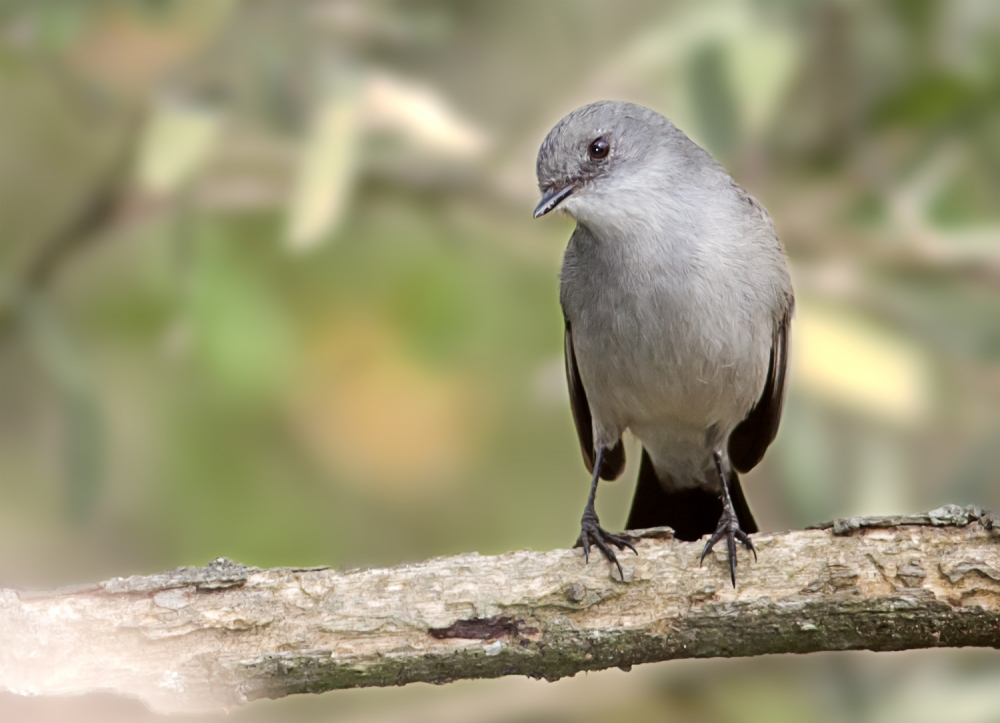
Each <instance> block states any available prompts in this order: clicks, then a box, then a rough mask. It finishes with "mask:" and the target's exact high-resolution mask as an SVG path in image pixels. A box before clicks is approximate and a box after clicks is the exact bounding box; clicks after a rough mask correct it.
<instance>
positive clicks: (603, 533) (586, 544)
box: [576, 509, 639, 580]
mask: <svg viewBox="0 0 1000 723" xmlns="http://www.w3.org/2000/svg"><path fill="white" fill-rule="evenodd" d="M591 544H593V545H594V546H595V547H596V548H597V549H598V550H600V551H601V553H602V554H603V555H604V557H605V558H607V561H608V562H612V563H614V564H615V566H616V567H617V568H618V576H619V577H620V578H621V579H622V580H624V579H625V574H624V573H623V572H622V566H621V563H620V562H618V557H617V555H615V551H614V550H612V549H611V546H612V545H613V546H615V547H617V548H618V549H619V550H622V551H624V550H625V548H628V549H630V550H631V551H632V552H634V553H635V554H636V555H638V554H639V552H638V551H637V550H636V549H635V546H634V545H633V544H632V538H631V537H628V536H627V535H613V534H611V533H610V532H608V531H607V530H605V529H604V528H603V527H601V524H600V522H599V521H598V519H597V513H596V512H594V511H593V510H591V509H588V510H585V511H584V513H583V517H582V518H581V519H580V538H579V539H578V540H577V541H576V547H580V546H581V545H582V546H583V557H584V559H585V560H586V561H587V562H590V545H591Z"/></svg>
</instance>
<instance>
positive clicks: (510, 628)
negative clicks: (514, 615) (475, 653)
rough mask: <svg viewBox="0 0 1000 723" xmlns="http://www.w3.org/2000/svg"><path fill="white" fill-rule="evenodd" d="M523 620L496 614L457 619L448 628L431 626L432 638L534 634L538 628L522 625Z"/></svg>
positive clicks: (482, 638) (471, 638)
mask: <svg viewBox="0 0 1000 723" xmlns="http://www.w3.org/2000/svg"><path fill="white" fill-rule="evenodd" d="M522 625H524V621H523V620H511V619H510V618H508V617H501V616H500V615H494V616H493V617H491V618H472V619H471V620H456V621H455V622H453V623H452V624H451V625H449V626H448V627H446V628H430V629H428V631H427V632H428V633H430V635H431V637H432V638H437V639H438V640H444V639H445V638H462V639H465V640H489V639H491V638H516V637H518V636H519V635H534V634H535V633H537V632H538V629H537V628H527V627H521V626H522Z"/></svg>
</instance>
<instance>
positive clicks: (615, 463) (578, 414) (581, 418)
mask: <svg viewBox="0 0 1000 723" xmlns="http://www.w3.org/2000/svg"><path fill="white" fill-rule="evenodd" d="M565 352H566V382H567V383H568V384H569V404H570V407H571V408H572V410H573V421H574V422H575V423H576V434H577V437H579V439H580V451H581V452H583V462H584V464H586V465H587V471H588V472H591V473H593V471H594V454H595V451H594V421H593V419H592V418H591V416H590V404H589V403H588V402H587V392H586V391H585V390H584V388H583V381H582V380H581V379H580V372H579V370H578V369H577V366H576V352H575V351H574V350H573V333H572V332H571V331H570V328H569V320H568V319H567V320H566V348H565ZM624 470H625V448H624V446H623V445H622V441H621V440H620V439H619V440H618V442H617V443H616V444H615V446H614V447H612V448H611V449H609V450H607V451H606V452H605V453H604V459H603V460H602V461H601V478H602V479H607V480H611V479H617V478H618V476H619V475H621V473H622V472H623V471H624Z"/></svg>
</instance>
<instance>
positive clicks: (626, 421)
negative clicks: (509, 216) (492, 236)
mask: <svg viewBox="0 0 1000 723" xmlns="http://www.w3.org/2000/svg"><path fill="white" fill-rule="evenodd" d="M537 172H538V185H539V188H540V189H541V191H542V194H543V195H542V200H541V202H540V203H539V204H538V207H537V208H536V209H535V214H534V215H535V218H538V217H540V216H544V215H545V214H547V213H549V212H550V211H552V210H553V209H555V208H559V209H561V210H563V211H565V212H566V213H568V214H569V215H570V216H572V217H573V218H574V219H575V220H576V222H577V225H576V230H575V231H574V232H573V235H572V237H571V238H570V240H569V245H568V246H567V248H566V253H565V256H564V258H563V265H562V272H561V274H560V281H561V287H560V302H561V305H562V310H563V316H564V318H565V321H566V334H565V355H566V377H567V381H568V382H569V390H570V402H571V406H572V409H573V418H574V421H575V422H576V431H577V435H578V436H579V438H580V447H581V449H582V451H583V458H584V461H585V463H586V465H587V469H588V471H590V472H592V473H593V480H592V482H591V488H590V496H589V498H588V499H587V505H586V507H585V508H584V512H583V518H582V519H581V532H580V540H579V544H582V545H583V550H584V554H585V556H586V557H587V559H588V560H589V556H590V546H591V544H594V545H595V546H596V547H597V548H598V549H599V550H600V551H601V552H602V553H603V554H604V556H605V557H606V558H607V559H608V560H609V561H610V562H613V563H614V564H616V565H617V566H618V570H619V574H621V565H620V564H619V563H618V560H617V557H616V555H615V553H614V551H613V550H612V549H611V548H612V546H613V547H617V548H618V549H619V550H624V549H625V548H629V549H631V550H632V551H633V552H635V548H634V547H633V546H632V544H631V542H630V540H631V539H632V538H630V537H628V536H627V535H624V536H621V535H613V534H610V533H608V532H607V531H605V530H604V529H602V528H601V526H600V523H599V521H598V518H597V513H596V512H595V510H594V499H595V496H596V494H597V484H598V481H599V480H600V479H601V478H603V479H606V480H612V479H615V478H617V477H618V476H620V475H621V473H622V470H623V469H624V467H625V451H624V448H623V446H622V433H623V432H624V431H625V430H626V429H628V430H631V432H632V434H633V435H634V436H635V437H636V438H638V439H639V441H640V442H641V443H642V447H643V451H642V463H641V465H640V469H639V481H638V485H637V486H636V492H635V497H634V498H633V501H632V510H631V512H630V514H629V518H628V523H627V524H626V527H627V529H640V528H646V527H654V526H658V525H669V526H670V527H672V528H673V529H674V532H675V536H676V537H677V538H678V539H681V540H697V539H700V538H701V537H702V536H704V535H706V534H711V537H710V538H709V540H708V542H707V544H706V545H705V548H704V551H703V552H702V556H701V557H702V560H704V558H705V555H707V554H708V552H709V551H710V550H711V549H712V547H713V546H714V545H715V543H716V542H718V541H719V540H721V539H722V538H723V537H725V538H726V540H727V543H728V552H729V565H730V573H731V577H732V581H733V585H734V586H735V585H736V542H737V541H739V542H741V543H743V545H744V546H745V547H746V548H747V549H748V550H750V551H753V552H754V555H755V556H756V551H754V548H753V544H752V543H751V541H750V538H749V537H748V536H747V533H753V532H756V531H757V524H756V522H755V521H754V519H753V515H752V514H751V512H750V508H749V507H748V505H747V502H746V498H745V497H744V496H743V490H742V488H741V487H740V481H739V477H738V476H737V472H747V471H749V470H750V469H752V468H753V467H754V466H756V465H757V463H758V462H760V460H761V458H762V457H763V456H764V452H765V451H766V450H767V447H768V445H770V443H771V442H772V440H773V439H774V436H775V434H776V433H777V430H778V422H779V420H780V418H781V408H782V403H783V399H784V391H785V367H786V361H787V357H788V334H789V323H790V320H791V316H792V308H793V304H794V299H793V294H792V285H791V281H790V279H789V276H788V270H787V268H786V265H785V255H784V251H783V250H782V247H781V244H780V242H779V241H778V238H777V236H776V234H775V230H774V225H773V224H772V223H771V219H770V217H769V216H768V214H767V211H765V210H764V208H763V207H762V206H761V205H760V203H759V202H758V201H757V200H756V199H754V198H753V197H752V196H750V194H748V193H747V192H746V191H744V190H743V189H742V188H740V186H738V185H737V184H736V182H735V181H734V180H733V179H732V178H731V177H730V176H729V174H728V173H726V171H725V170H724V169H723V168H722V167H721V166H720V165H719V164H718V163H717V162H716V161H715V160H714V159H713V158H712V157H711V156H710V155H709V154H708V153H707V152H706V151H705V150H704V149H702V148H701V147H700V146H698V145H696V144H695V143H694V142H692V141H691V140H690V139H689V138H688V137H687V136H686V135H684V133H682V132H681V131H679V130H678V129H677V128H676V127H674V125H673V124H672V123H671V122H670V121H669V120H667V119H666V118H664V117H663V116H662V115H660V114H659V113H656V112H654V111H652V110H649V109H648V108H643V107H641V106H638V105H633V104H631V103H620V102H611V101H603V102H599V103H593V104H591V105H587V106H584V107H582V108H578V109H577V110H575V111H573V112H572V113H570V114H569V115H567V116H566V117H565V118H563V119H562V120H561V121H559V123H558V124H556V126H555V127H554V128H553V129H552V130H551V131H550V132H549V134H548V136H547V137H546V138H545V141H544V142H543V143H542V146H541V148H540V149H539V151H538V168H537Z"/></svg>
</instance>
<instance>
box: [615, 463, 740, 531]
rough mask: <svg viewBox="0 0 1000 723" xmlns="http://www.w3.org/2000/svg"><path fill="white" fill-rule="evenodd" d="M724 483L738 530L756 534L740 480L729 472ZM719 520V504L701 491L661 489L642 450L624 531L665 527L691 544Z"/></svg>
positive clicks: (695, 488)
mask: <svg viewBox="0 0 1000 723" xmlns="http://www.w3.org/2000/svg"><path fill="white" fill-rule="evenodd" d="M726 482H727V485H728V487H729V497H730V499H732V501H733V508H734V509H735V511H736V517H737V518H738V519H739V523H740V529H742V530H743V531H744V532H746V533H753V532H756V531H757V523H756V522H755V521H754V519H753V514H752V513H751V512H750V507H749V506H748V505H747V500H746V497H744V496H743V488H742V487H741V486H740V478H739V477H738V476H737V475H736V472H735V471H733V470H730V472H729V476H728V479H727V480H726ZM721 516H722V500H721V499H719V497H718V495H716V494H714V493H712V492H709V491H708V490H706V489H705V488H704V487H701V486H697V487H684V488H681V489H673V490H670V491H668V490H666V489H664V487H663V485H661V484H660V480H659V477H658V476H657V474H656V470H655V469H653V460H651V459H650V458H649V453H648V452H647V451H646V450H645V449H643V450H642V464H641V465H640V466H639V483H638V484H637V485H636V487H635V496H634V497H633V498H632V511H631V512H630V513H629V515H628V523H626V525H625V527H626V529H629V530H640V529H643V528H646V527H659V526H661V525H667V526H670V527H672V528H673V529H674V536H675V537H676V538H677V539H678V540H688V541H690V540H697V539H700V538H701V537H703V536H705V535H710V534H711V533H713V532H715V528H716V527H717V526H718V524H719V517H721Z"/></svg>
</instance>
